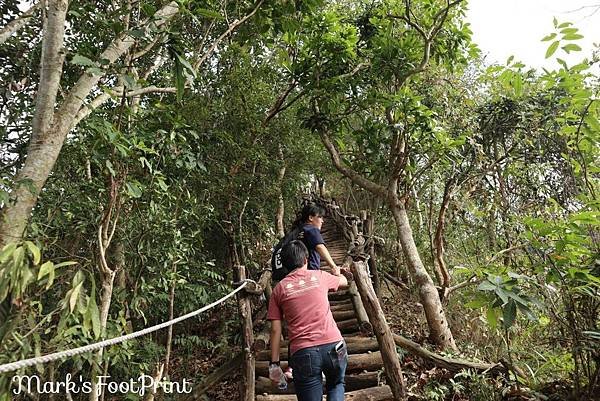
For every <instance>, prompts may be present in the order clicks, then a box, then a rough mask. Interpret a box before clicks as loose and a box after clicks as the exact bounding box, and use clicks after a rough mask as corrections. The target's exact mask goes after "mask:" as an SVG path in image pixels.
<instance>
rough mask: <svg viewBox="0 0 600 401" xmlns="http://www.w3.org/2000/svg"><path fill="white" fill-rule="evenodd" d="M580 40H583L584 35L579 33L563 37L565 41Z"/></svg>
mask: <svg viewBox="0 0 600 401" xmlns="http://www.w3.org/2000/svg"><path fill="white" fill-rule="evenodd" d="M579 39H583V35H580V34H578V33H570V34H567V35H565V36H563V40H579Z"/></svg>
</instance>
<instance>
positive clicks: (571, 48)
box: [562, 43, 581, 53]
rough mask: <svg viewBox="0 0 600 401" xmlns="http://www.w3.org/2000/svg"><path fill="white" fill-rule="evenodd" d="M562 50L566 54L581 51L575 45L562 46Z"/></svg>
mask: <svg viewBox="0 0 600 401" xmlns="http://www.w3.org/2000/svg"><path fill="white" fill-rule="evenodd" d="M562 49H563V50H564V51H566V52H567V53H570V52H579V51H581V47H580V46H579V45H576V44H575V43H569V44H567V45H564V46H563V47H562Z"/></svg>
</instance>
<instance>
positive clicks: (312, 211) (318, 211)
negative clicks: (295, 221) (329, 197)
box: [300, 202, 325, 223]
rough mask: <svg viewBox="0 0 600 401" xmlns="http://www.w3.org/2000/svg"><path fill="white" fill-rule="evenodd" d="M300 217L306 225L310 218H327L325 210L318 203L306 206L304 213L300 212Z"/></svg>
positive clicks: (303, 209)
mask: <svg viewBox="0 0 600 401" xmlns="http://www.w3.org/2000/svg"><path fill="white" fill-rule="evenodd" d="M300 216H301V217H300V218H301V219H302V222H303V223H306V222H308V218H309V217H310V216H325V208H324V207H323V206H321V205H319V204H318V203H315V202H310V203H307V204H306V205H304V207H303V208H302V212H300Z"/></svg>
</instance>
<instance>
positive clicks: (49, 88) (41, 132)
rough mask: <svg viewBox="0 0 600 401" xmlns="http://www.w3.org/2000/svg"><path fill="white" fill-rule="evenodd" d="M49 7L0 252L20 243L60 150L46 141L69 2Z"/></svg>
mask: <svg viewBox="0 0 600 401" xmlns="http://www.w3.org/2000/svg"><path fill="white" fill-rule="evenodd" d="M48 6H49V7H48V17H47V20H46V22H45V24H44V37H43V40H42V59H41V63H40V64H41V65H40V83H39V85H38V88H37V95H36V100H35V114H34V116H33V121H32V134H31V139H30V142H29V150H28V152H27V159H26V160H25V164H24V166H23V168H22V169H21V170H20V171H19V173H18V174H17V175H16V177H15V180H14V181H15V185H14V188H13V190H12V192H11V194H10V195H11V198H13V199H14V200H15V203H14V205H11V204H10V203H9V204H8V205H5V206H4V208H3V210H2V213H1V214H0V249H2V248H3V247H4V246H5V245H6V244H8V243H10V242H17V241H20V240H21V238H22V236H23V232H24V231H25V227H26V226H27V222H28V221H29V215H30V214H31V210H32V209H33V206H35V203H36V201H37V197H38V195H39V193H40V191H41V190H42V187H43V186H44V183H45V182H46V179H47V178H48V175H49V174H50V170H51V169H52V167H53V166H54V160H56V156H58V152H60V148H61V146H62V140H60V141H57V140H51V138H48V136H49V135H48V131H49V127H50V125H51V124H52V120H53V118H54V105H55V103H56V94H57V93H58V87H59V85H60V77H61V75H62V69H63V60H64V51H63V40H64V34H65V18H66V15H67V8H68V1H67V0H50V1H49V2H48ZM49 139H50V140H49ZM63 139H64V138H63ZM48 157H50V158H52V157H53V158H54V159H53V161H52V163H51V164H50V165H49V166H48V163H46V162H45V160H46V159H47V158H48Z"/></svg>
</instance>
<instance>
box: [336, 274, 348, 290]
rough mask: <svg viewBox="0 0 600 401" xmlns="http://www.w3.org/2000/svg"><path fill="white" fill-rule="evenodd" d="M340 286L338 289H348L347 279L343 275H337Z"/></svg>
mask: <svg viewBox="0 0 600 401" xmlns="http://www.w3.org/2000/svg"><path fill="white" fill-rule="evenodd" d="M338 278H339V280H340V285H339V287H338V288H347V287H348V279H347V278H346V276H344V275H343V274H340V275H339V277H338Z"/></svg>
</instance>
